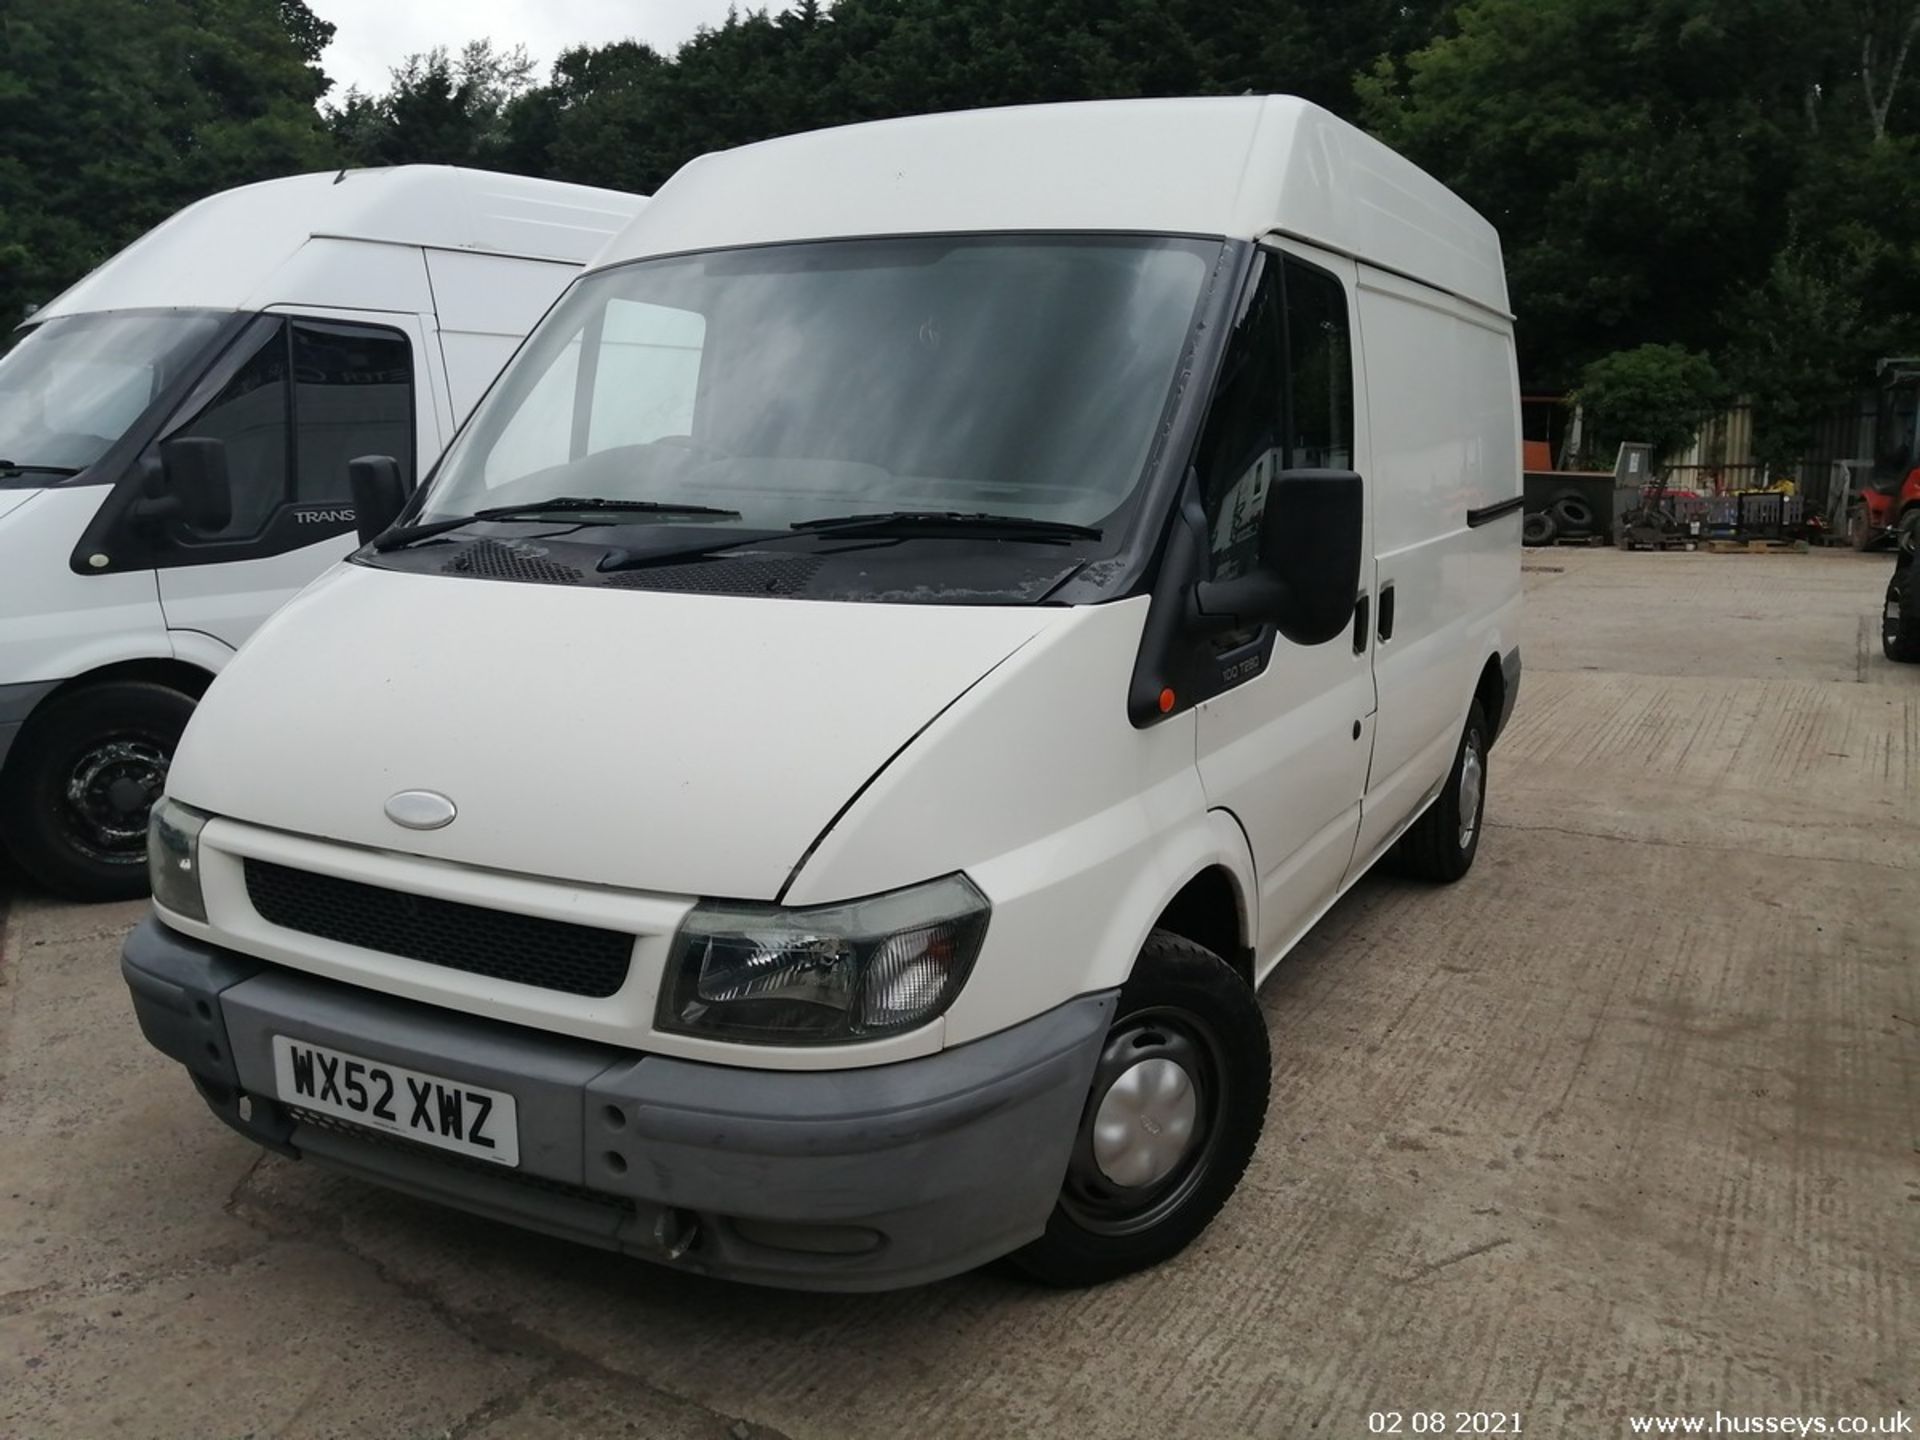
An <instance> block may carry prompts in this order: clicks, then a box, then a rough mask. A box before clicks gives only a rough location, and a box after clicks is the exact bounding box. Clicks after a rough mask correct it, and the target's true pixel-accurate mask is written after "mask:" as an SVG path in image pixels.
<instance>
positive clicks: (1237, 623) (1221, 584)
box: [1189, 571, 1289, 634]
mask: <svg viewBox="0 0 1920 1440" xmlns="http://www.w3.org/2000/svg"><path fill="white" fill-rule="evenodd" d="M1288 598H1289V597H1288V591H1287V582H1286V581H1284V580H1282V579H1281V578H1280V577H1279V576H1277V575H1270V574H1267V573H1264V572H1261V571H1255V572H1254V573H1253V574H1251V575H1240V576H1236V577H1235V578H1234V579H1232V580H1202V581H1201V582H1200V583H1199V584H1198V585H1196V586H1194V587H1193V604H1192V605H1191V606H1190V607H1189V619H1190V620H1191V622H1192V625H1193V628H1194V629H1195V630H1198V631H1200V632H1202V633H1204V634H1217V633H1220V632H1222V631H1226V630H1241V629H1245V628H1247V627H1248V626H1254V625H1266V624H1269V623H1271V622H1272V621H1274V620H1276V619H1277V618H1279V617H1280V616H1282V615H1284V614H1286V612H1287V604H1288Z"/></svg>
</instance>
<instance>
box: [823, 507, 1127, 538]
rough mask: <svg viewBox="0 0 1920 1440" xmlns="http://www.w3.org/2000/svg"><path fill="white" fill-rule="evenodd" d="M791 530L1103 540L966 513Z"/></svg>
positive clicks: (828, 520) (911, 514)
mask: <svg viewBox="0 0 1920 1440" xmlns="http://www.w3.org/2000/svg"><path fill="white" fill-rule="evenodd" d="M790 528H792V529H794V530H799V531H802V532H804V533H806V534H809V535H873V536H895V535H898V536H902V537H912V536H920V535H963V536H967V537H968V538H971V539H980V540H1035V541H1039V542H1041V543H1043V544H1053V545H1064V544H1066V543H1067V542H1068V541H1071V540H1098V539H1099V538H1100V531H1099V530H1097V529H1095V528H1094V527H1093V526H1091V525H1073V524H1069V523H1068V522H1067V521H1064V520H1037V519H1034V518H1033V517H1031V516H1027V515H987V514H983V513H981V512H979V511H964V510H883V511H880V512H878V513H876V514H872V515H830V516H826V517H824V518H823V519H819V520H799V521H796V522H795V523H794V524H793V525H792V527H790Z"/></svg>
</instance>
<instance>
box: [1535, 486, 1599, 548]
mask: <svg viewBox="0 0 1920 1440" xmlns="http://www.w3.org/2000/svg"><path fill="white" fill-rule="evenodd" d="M1594 520H1595V516H1594V513H1593V506H1591V505H1589V504H1588V503H1587V502H1586V501H1585V500H1584V499H1582V498H1581V496H1580V494H1579V493H1578V492H1577V491H1573V490H1563V491H1561V492H1560V493H1559V494H1558V495H1556V496H1554V497H1553V499H1552V501H1551V502H1550V503H1549V504H1548V505H1547V508H1546V509H1544V510H1535V511H1534V512H1533V513H1532V514H1530V515H1528V516H1526V517H1524V518H1523V519H1522V520H1521V521H1520V541H1521V543H1522V544H1523V545H1551V544H1553V543H1554V542H1555V541H1556V540H1584V541H1589V542H1591V541H1592V539H1593V536H1594V528H1593V527H1594Z"/></svg>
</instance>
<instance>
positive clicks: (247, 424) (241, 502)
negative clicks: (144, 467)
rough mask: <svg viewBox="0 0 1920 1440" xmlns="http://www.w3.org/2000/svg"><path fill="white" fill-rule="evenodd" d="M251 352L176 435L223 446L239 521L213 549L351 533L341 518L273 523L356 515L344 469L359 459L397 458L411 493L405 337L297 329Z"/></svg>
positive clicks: (287, 325) (373, 330)
mask: <svg viewBox="0 0 1920 1440" xmlns="http://www.w3.org/2000/svg"><path fill="white" fill-rule="evenodd" d="M247 343H250V344H251V346H252V349H251V351H250V352H249V353H248V354H247V355H246V357H245V359H244V360H242V361H241V363H240V364H239V366H238V368H236V369H235V370H234V372H233V374H232V375H231V377H230V378H229V379H228V380H227V382H226V383H225V384H224V385H222V386H221V387H220V390H219V392H218V393H217V394H216V395H215V396H214V397H213V399H212V400H211V401H209V402H208V403H207V404H206V405H205V406H204V407H203V408H202V409H201V410H200V411H199V412H198V413H197V414H196V415H195V416H194V417H193V418H192V419H191V420H189V421H188V422H187V423H186V424H185V425H182V426H180V427H179V428H178V429H176V430H174V431H173V432H172V436H170V437H169V438H173V437H179V436H204V437H207V438H210V439H216V440H220V441H222V442H224V443H225V445H226V448H227V473H228V476H229V477H230V479H231V481H232V483H233V517H232V519H231V521H230V522H229V523H228V525H227V527H226V528H225V529H224V530H222V531H220V532H219V533H218V534H217V535H215V536H213V537H211V538H212V539H214V540H216V541H224V542H228V543H230V544H246V545H248V546H249V547H250V548H251V549H254V550H262V549H264V550H267V551H279V550H285V549H293V548H296V547H297V546H300V545H304V544H310V543H312V542H313V541H315V540H318V539H320V538H323V536H324V535H325V534H327V533H333V532H338V531H341V530H344V529H346V528H347V523H346V522H345V521H344V520H342V521H341V522H340V523H338V524H335V525H332V526H329V527H324V528H323V527H319V526H314V527H304V526H303V527H300V530H301V532H302V533H297V534H286V535H282V534H279V533H278V532H277V527H276V526H275V523H274V522H275V521H276V520H277V519H278V518H279V517H280V516H281V515H282V514H283V513H284V512H285V511H287V510H289V509H290V508H293V507H306V506H333V507H340V508H342V509H344V508H347V507H350V506H351V505H352V503H353V496H352V491H351V489H350V488H349V486H348V484H347V462H348V461H350V460H352V459H354V458H355V457H356V456H360V455H391V456H393V457H394V458H395V459H396V460H398V461H399V462H400V467H401V473H402V475H403V476H404V477H405V478H406V479H407V482H408V483H409V484H411V483H412V479H413V463H414V454H413V436H414V421H413V351H412V347H411V345H410V344H409V343H408V341H407V338H406V336H405V335H403V334H401V333H400V332H399V331H397V330H390V329H387V328H386V327H384V326H373V325H347V324H335V323H333V322H330V321H318V320H295V321H280V322H278V323H277V324H274V325H273V326H272V327H271V328H270V329H269V330H268V331H267V332H266V333H265V334H264V335H261V334H257V333H256V334H255V335H252V336H250V337H249V341H248V342H247ZM192 538H193V539H194V540H195V541H196V542H200V541H204V540H205V539H207V538H208V537H205V536H194V537H192Z"/></svg>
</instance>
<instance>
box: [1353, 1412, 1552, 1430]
mask: <svg viewBox="0 0 1920 1440" xmlns="http://www.w3.org/2000/svg"><path fill="white" fill-rule="evenodd" d="M1367 1433H1368V1434H1370V1435H1518V1434H1519V1433H1520V1412H1519V1411H1518V1410H1374V1411H1370V1412H1369V1413H1368V1415H1367Z"/></svg>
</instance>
